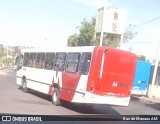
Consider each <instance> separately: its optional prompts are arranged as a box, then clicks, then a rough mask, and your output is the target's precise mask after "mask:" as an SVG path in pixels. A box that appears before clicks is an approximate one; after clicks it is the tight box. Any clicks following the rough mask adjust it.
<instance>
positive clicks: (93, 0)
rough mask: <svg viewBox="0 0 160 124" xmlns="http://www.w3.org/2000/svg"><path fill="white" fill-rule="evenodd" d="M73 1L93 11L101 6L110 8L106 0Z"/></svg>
mask: <svg viewBox="0 0 160 124" xmlns="http://www.w3.org/2000/svg"><path fill="white" fill-rule="evenodd" d="M75 1H76V2H79V3H83V4H85V5H88V6H91V7H93V8H95V9H97V8H100V7H102V6H110V3H109V2H108V0H75Z"/></svg>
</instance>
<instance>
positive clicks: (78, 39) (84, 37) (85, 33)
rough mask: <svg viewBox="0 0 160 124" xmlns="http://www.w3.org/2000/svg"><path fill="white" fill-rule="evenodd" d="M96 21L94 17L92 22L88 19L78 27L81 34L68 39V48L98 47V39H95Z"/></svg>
mask: <svg viewBox="0 0 160 124" xmlns="http://www.w3.org/2000/svg"><path fill="white" fill-rule="evenodd" d="M95 22H96V19H95V17H93V18H92V19H91V21H86V19H84V20H83V22H81V26H78V27H77V29H78V30H79V34H73V35H71V36H70V37H69V38H68V44H67V45H68V46H91V45H98V43H97V42H98V38H94V33H95Z"/></svg>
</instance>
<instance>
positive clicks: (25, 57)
mask: <svg viewBox="0 0 160 124" xmlns="http://www.w3.org/2000/svg"><path fill="white" fill-rule="evenodd" d="M28 65H29V53H24V59H23V66H26V67H27V66H28Z"/></svg>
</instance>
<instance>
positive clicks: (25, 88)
mask: <svg viewBox="0 0 160 124" xmlns="http://www.w3.org/2000/svg"><path fill="white" fill-rule="evenodd" d="M22 90H23V92H24V93H28V88H27V79H26V77H25V76H23V77H22Z"/></svg>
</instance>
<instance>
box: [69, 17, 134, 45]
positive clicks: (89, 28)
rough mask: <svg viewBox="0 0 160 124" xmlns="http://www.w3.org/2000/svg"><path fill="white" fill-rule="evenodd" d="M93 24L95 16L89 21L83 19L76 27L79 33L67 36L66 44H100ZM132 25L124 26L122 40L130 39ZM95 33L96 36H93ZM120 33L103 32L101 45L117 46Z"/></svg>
mask: <svg viewBox="0 0 160 124" xmlns="http://www.w3.org/2000/svg"><path fill="white" fill-rule="evenodd" d="M95 24H96V18H95V17H93V18H92V19H91V21H86V19H84V20H83V21H82V22H81V25H80V26H78V27H77V29H78V30H79V34H73V35H70V36H69V37H68V43H67V45H68V46H91V45H94V46H99V44H100V33H96V34H95ZM132 27H133V25H131V24H130V25H129V26H128V27H127V28H126V32H125V33H124V37H123V42H127V41H128V40H130V39H132V38H133V37H134V36H135V35H136V32H134V31H133V30H131V29H132ZM94 35H96V38H95V37H94ZM120 41H121V35H120V34H111V33H104V37H103V44H102V45H103V46H107V47H113V48H114V47H117V46H118V45H119V44H120Z"/></svg>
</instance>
